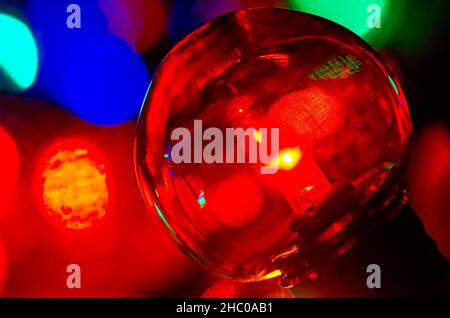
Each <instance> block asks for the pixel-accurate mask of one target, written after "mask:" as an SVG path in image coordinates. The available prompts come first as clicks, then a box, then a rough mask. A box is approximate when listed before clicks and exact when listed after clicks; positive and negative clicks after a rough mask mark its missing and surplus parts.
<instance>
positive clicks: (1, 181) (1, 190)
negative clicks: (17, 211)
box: [0, 127, 20, 217]
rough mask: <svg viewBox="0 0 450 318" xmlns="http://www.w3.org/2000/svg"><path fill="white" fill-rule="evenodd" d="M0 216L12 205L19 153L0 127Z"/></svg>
mask: <svg viewBox="0 0 450 318" xmlns="http://www.w3.org/2000/svg"><path fill="white" fill-rule="evenodd" d="M0 153H1V154H0V217H2V216H5V215H6V214H7V213H8V212H9V211H10V210H11V209H12V207H13V204H14V200H15V193H16V185H17V182H18V178H19V165H20V155H19V152H18V150H17V147H16V144H15V142H14V140H13V139H12V138H11V136H10V135H9V134H8V133H7V132H6V131H5V130H4V129H3V128H1V127H0Z"/></svg>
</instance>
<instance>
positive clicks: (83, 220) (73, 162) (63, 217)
mask: <svg viewBox="0 0 450 318" xmlns="http://www.w3.org/2000/svg"><path fill="white" fill-rule="evenodd" d="M42 177H43V179H44V187H43V196H44V204H45V207H46V209H47V212H48V214H49V215H50V216H51V217H52V218H54V219H56V221H57V222H58V223H59V224H62V225H63V226H64V227H66V228H69V229H83V228H88V227H91V226H92V225H93V224H94V223H95V222H96V221H98V220H99V219H101V218H102V217H104V216H105V215H106V212H107V211H106V207H107V204H108V188H107V184H106V173H105V167H104V165H98V164H97V163H96V162H95V161H93V160H91V158H89V153H88V150H86V149H74V150H60V151H59V152H58V153H57V154H56V155H54V156H53V157H51V158H50V159H49V160H48V161H47V164H46V167H45V169H44V171H43V173H42Z"/></svg>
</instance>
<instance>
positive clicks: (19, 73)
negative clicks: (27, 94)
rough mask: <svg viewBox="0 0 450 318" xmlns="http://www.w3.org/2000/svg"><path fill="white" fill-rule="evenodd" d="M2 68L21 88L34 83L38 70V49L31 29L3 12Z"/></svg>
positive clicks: (0, 24)
mask: <svg viewBox="0 0 450 318" xmlns="http://www.w3.org/2000/svg"><path fill="white" fill-rule="evenodd" d="M0 70H2V71H3V72H5V73H6V75H8V76H9V77H10V78H11V80H12V81H13V82H14V84H16V85H17V87H18V88H19V89H20V90H24V89H27V88H28V87H30V86H31V85H32V84H33V83H34V80H35V79H36V74H37V70H38V50H37V45H36V41H35V40H34V37H33V35H32V33H31V31H30V29H29V28H28V27H27V25H25V24H24V23H23V22H22V21H20V20H18V19H16V18H14V17H12V16H9V15H6V14H3V13H0Z"/></svg>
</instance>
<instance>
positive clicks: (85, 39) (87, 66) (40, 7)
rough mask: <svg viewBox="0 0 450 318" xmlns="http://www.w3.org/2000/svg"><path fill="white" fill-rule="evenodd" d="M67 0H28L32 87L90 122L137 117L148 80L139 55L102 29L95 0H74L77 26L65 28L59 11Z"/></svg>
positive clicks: (102, 20) (116, 121)
mask: <svg viewBox="0 0 450 318" xmlns="http://www.w3.org/2000/svg"><path fill="white" fill-rule="evenodd" d="M70 3H71V1H65V0H62V1H58V3H55V2H54V1H50V0H39V1H37V0H31V1H29V2H28V13H29V17H30V21H31V25H32V27H33V29H34V30H39V35H40V36H39V38H38V40H39V41H38V44H39V50H40V51H42V54H41V55H42V68H41V69H42V70H43V71H42V72H40V74H39V77H38V79H37V83H36V89H37V90H39V91H40V92H43V93H44V94H45V95H48V96H49V97H51V98H52V99H54V100H55V101H57V102H58V103H59V104H60V105H61V106H63V107H65V108H67V109H68V110H70V111H71V112H73V113H74V114H76V115H77V116H79V117H81V118H82V119H84V120H87V121H89V122H91V123H93V124H99V125H114V124H120V123H123V122H126V121H128V120H131V119H133V118H135V117H137V115H138V113H139V110H140V107H141V104H142V100H143V98H144V97H145V94H146V92H147V88H148V84H149V82H150V80H149V74H148V72H147V69H146V65H145V63H144V61H143V59H142V57H141V56H140V55H139V54H137V53H136V52H134V50H133V48H131V47H130V46H129V45H128V44H127V43H126V42H125V41H123V40H122V39H119V38H118V37H116V36H114V35H112V34H110V33H109V32H108V31H107V24H106V21H105V18H104V17H103V15H102V13H101V11H100V9H99V8H98V7H97V6H96V3H95V1H87V0H80V1H78V2H77V4H78V5H79V6H80V8H81V28H80V29H69V28H68V27H67V26H66V19H67V17H68V15H69V14H67V13H65V12H66V7H67V5H69V4H70Z"/></svg>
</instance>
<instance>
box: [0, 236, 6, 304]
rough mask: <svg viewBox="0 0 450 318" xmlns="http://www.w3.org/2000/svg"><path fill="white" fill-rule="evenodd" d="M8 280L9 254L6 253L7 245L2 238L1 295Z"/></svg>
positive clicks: (0, 256)
mask: <svg viewBox="0 0 450 318" xmlns="http://www.w3.org/2000/svg"><path fill="white" fill-rule="evenodd" d="M7 280H8V255H7V253H6V249H5V246H4V244H3V242H2V241H1V240H0V296H1V295H2V293H3V290H4V288H5V285H6V281H7Z"/></svg>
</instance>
